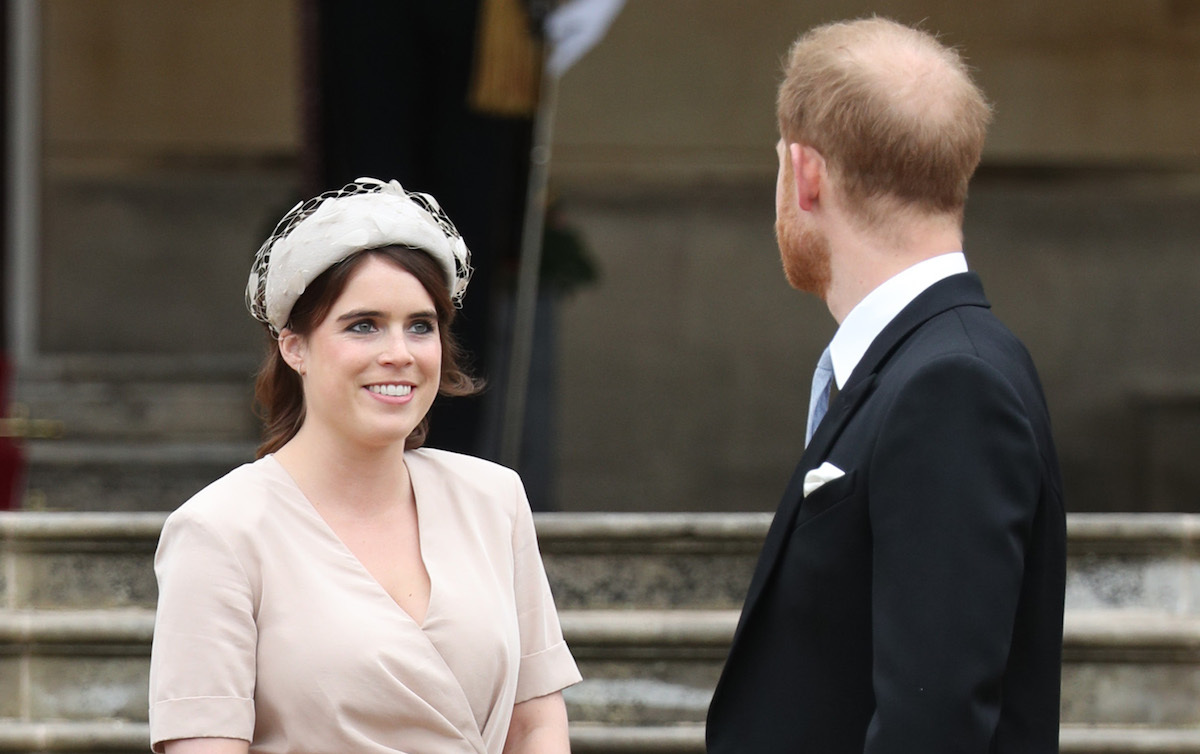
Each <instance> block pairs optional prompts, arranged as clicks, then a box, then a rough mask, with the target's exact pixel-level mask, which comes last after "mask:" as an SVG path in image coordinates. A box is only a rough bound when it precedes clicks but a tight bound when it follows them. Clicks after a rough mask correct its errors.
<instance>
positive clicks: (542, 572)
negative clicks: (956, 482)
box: [513, 481, 582, 704]
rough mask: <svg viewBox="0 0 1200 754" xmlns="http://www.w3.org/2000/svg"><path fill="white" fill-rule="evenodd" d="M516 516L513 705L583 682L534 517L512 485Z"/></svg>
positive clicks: (521, 487) (523, 495)
mask: <svg viewBox="0 0 1200 754" xmlns="http://www.w3.org/2000/svg"><path fill="white" fill-rule="evenodd" d="M517 488H518V495H517V498H518V499H517V511H516V520H515V521H514V527H513V560H514V564H513V565H514V568H513V580H514V585H513V586H514V591H515V594H516V599H517V624H518V628H519V630H520V633H521V665H520V669H519V670H518V674H517V695H516V699H515V702H516V703H518V704H519V703H521V702H524V701H527V700H529V699H535V698H537V697H539V696H545V695H546V694H552V693H554V692H555V691H561V690H562V689H564V688H566V687H567V686H570V685H572V684H575V683H578V682H579V681H580V680H581V679H582V677H581V676H580V674H579V668H578V667H576V665H575V658H573V657H572V656H571V650H570V649H568V647H567V643H566V641H564V640H563V635H562V627H561V626H560V625H559V622H558V612H557V611H556V610H555V609H554V597H553V595H552V594H551V593H550V582H549V581H548V580H547V579H546V569H545V568H544V567H543V565H542V556H541V553H540V552H539V551H538V543H537V533H536V532H535V531H534V527H533V513H532V512H531V511H530V509H529V500H528V499H527V498H526V497H525V489H524V487H523V486H522V485H521V484H520V482H519V481H518V482H517Z"/></svg>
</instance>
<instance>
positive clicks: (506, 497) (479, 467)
mask: <svg viewBox="0 0 1200 754" xmlns="http://www.w3.org/2000/svg"><path fill="white" fill-rule="evenodd" d="M404 456H405V463H406V464H407V465H408V468H409V473H410V474H411V475H412V477H413V485H414V487H417V486H419V487H420V489H421V491H423V492H426V493H435V494H440V495H441V496H443V497H445V498H446V499H447V501H448V502H455V503H457V505H458V506H465V507H468V508H472V509H476V510H478V506H487V507H490V508H494V509H496V510H503V511H505V515H507V516H509V517H511V516H512V515H514V514H515V513H516V511H517V510H518V509H519V507H521V506H524V507H525V508H528V507H529V503H528V501H527V500H526V499H525V487H524V485H522V484H521V477H520V476H518V475H517V472H515V471H513V470H512V469H510V468H508V467H507V466H501V465H500V464H498V463H493V462H492V461H488V460H485V459H483V458H477V457H475V456H469V455H464V454H462V453H452V452H450V451H448V450H437V449H435V448H420V449H417V450H406V451H405V452H404ZM438 490H440V493H436V492H435V491H438Z"/></svg>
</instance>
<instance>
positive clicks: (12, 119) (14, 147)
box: [4, 0, 42, 366]
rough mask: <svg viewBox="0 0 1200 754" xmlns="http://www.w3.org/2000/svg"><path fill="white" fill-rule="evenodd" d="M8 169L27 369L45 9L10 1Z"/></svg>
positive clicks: (17, 322)
mask: <svg viewBox="0 0 1200 754" xmlns="http://www.w3.org/2000/svg"><path fill="white" fill-rule="evenodd" d="M7 12H8V40H7V47H8V61H7V62H8V66H7V67H8V81H7V84H8V86H7V90H8V102H7V105H8V108H7V109H8V143H7V144H6V145H5V148H6V149H7V150H8V171H7V176H6V179H7V185H6V187H5V188H6V194H7V202H6V205H7V206H6V207H5V208H4V211H5V213H6V217H5V230H6V233H5V235H6V237H5V239H4V243H5V245H6V246H7V252H8V253H7V254H5V263H6V265H7V269H6V270H5V272H6V275H5V278H6V281H5V282H6V284H7V290H6V291H4V298H5V306H6V307H7V312H6V314H7V315H8V316H7V320H8V321H7V324H8V333H7V335H8V346H9V358H10V359H11V361H12V363H13V364H16V365H18V366H21V365H28V364H29V363H30V362H31V361H32V360H33V359H34V357H35V356H36V355H37V337H38V326H37V312H38V274H37V261H38V243H39V238H38V235H39V233H38V231H39V223H40V222H41V201H40V199H41V174H40V167H41V135H40V133H39V130H40V125H41V96H40V94H41V92H40V85H41V38H42V29H41V8H40V7H39V5H38V2H37V0H9V2H8V3H7Z"/></svg>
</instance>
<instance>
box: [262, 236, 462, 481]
mask: <svg viewBox="0 0 1200 754" xmlns="http://www.w3.org/2000/svg"><path fill="white" fill-rule="evenodd" d="M370 257H378V258H381V259H384V260H386V261H388V262H391V263H392V264H394V265H396V266H397V267H399V268H400V269H402V270H404V271H405V272H408V273H409V274H411V275H412V276H413V277H415V278H416V279H417V281H418V282H420V283H421V286H422V287H423V288H424V289H425V291H426V292H427V293H428V294H429V297H430V298H431V299H433V308H434V310H435V311H436V312H437V320H438V337H439V339H440V340H441V344H442V370H441V371H442V377H441V382H440V384H439V385H438V394H439V395H451V396H457V395H473V394H474V393H477V392H479V390H480V389H481V388H482V382H481V381H480V380H477V379H475V378H474V377H472V376H471V375H469V374H468V373H467V372H466V370H465V368H464V366H463V363H464V359H465V355H464V354H463V352H462V349H461V348H460V347H459V345H458V343H457V342H456V341H455V340H454V336H453V335H452V334H451V332H450V325H451V323H453V321H454V313H455V309H454V304H453V303H452V302H451V300H450V290H449V288H448V287H447V285H446V273H445V272H444V271H443V270H442V268H441V266H440V265H438V263H437V262H435V261H434V260H433V258H432V257H431V256H429V254H427V253H426V252H424V251H421V250H420V249H412V248H408V247H405V246H383V247H380V248H378V249H366V250H364V251H358V252H355V253H354V254H351V255H350V256H348V257H346V258H345V259H343V260H342V261H340V262H338V263H336V264H334V265H333V266H331V267H330V268H329V269H327V270H325V271H324V272H322V273H321V274H320V275H319V276H317V278H316V279H315V280H313V281H312V283H311V284H309V286H308V288H306V289H305V291H304V293H302V294H301V295H300V298H298V299H296V303H295V305H294V306H293V307H292V311H291V314H290V315H288V323H287V329H289V330H291V331H292V332H294V333H296V334H297V335H300V336H302V337H308V335H310V334H311V333H312V331H313V330H315V329H316V328H317V327H318V326H319V325H320V324H321V323H322V322H323V321H324V320H325V317H327V316H328V315H329V310H330V309H332V308H333V304H334V302H335V301H337V299H338V297H339V296H341V295H342V291H344V290H345V289H346V284H347V282H349V280H350V276H351V275H352V274H353V273H354V271H355V270H356V269H358V267H359V265H361V264H362V263H363V262H364V261H366V260H367V259H368V258H370ZM267 332H268V340H267V355H266V358H265V359H264V361H263V365H262V367H261V368H260V369H259V371H258V376H257V378H256V380H255V383H254V400H255V402H256V404H257V410H258V414H259V417H260V418H261V419H262V420H263V441H262V443H261V444H260V445H259V446H258V457H259V458H262V457H263V456H265V455H267V454H268V453H274V452H275V451H277V450H279V449H280V448H282V447H283V446H284V445H285V444H286V443H287V442H288V441H289V440H291V439H292V438H293V437H295V436H296V433H297V432H298V431H300V426H301V425H302V424H304V414H305V410H304V386H303V384H302V383H301V381H300V375H298V374H296V372H295V371H294V370H293V369H292V368H291V367H290V366H288V364H287V362H286V361H284V360H283V356H282V354H280V353H279V343H278V341H277V340H276V338H275V337H274V336H273V335H271V333H270V330H269V329H268V331H267ZM428 434H429V417H428V416H425V417H422V418H421V422H420V424H418V425H417V427H416V429H414V430H413V431H412V434H410V435H409V436H408V437H407V438H406V439H405V441H404V448H405V450H411V449H413V448H419V447H421V445H422V444H423V443H424V442H425V438H426V436H427V435H428Z"/></svg>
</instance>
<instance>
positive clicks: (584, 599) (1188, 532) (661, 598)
mask: <svg viewBox="0 0 1200 754" xmlns="http://www.w3.org/2000/svg"><path fill="white" fill-rule="evenodd" d="M160 451H161V453H162V455H163V457H170V458H174V459H177V460H178V461H179V462H180V463H186V459H188V458H189V452H188V449H187V448H186V447H180V446H164V447H163V448H161V449H160ZM228 452H229V453H231V454H233V453H248V452H250V451H249V449H248V448H245V447H240V446H230V447H229V449H228ZM130 481H131V483H133V482H135V481H136V480H135V479H131V480H130ZM164 517H165V514H162V513H138V512H127V513H33V512H19V513H10V512H0V562H3V563H5V568H3V569H0V574H3V573H8V574H11V576H10V578H11V580H12V583H9V584H6V583H5V581H4V577H3V575H0V605H7V606H9V607H14V608H39V607H71V608H83V607H89V606H94V607H109V606H112V607H119V606H132V605H144V606H149V605H153V604H154V595H155V593H156V592H155V586H154V574H153V571H152V567H151V557H152V555H153V552H154V547H155V546H156V543H157V540H158V533H159V530H160V529H161V526H162V521H163V518H164ZM535 520H536V523H537V529H538V537H539V542H540V546H541V550H542V553H543V556H544V560H545V563H546V571H547V574H548V576H549V578H550V582H551V585H552V587H553V589H554V594H555V599H556V601H557V603H558V605H559V607H561V608H563V609H572V608H585V607H586V608H600V609H609V608H626V607H637V608H643V609H648V608H663V609H665V608H687V609H736V608H738V607H740V605H741V601H742V598H743V595H744V594H745V591H746V587H747V585H748V584H749V581H750V574H751V573H752V571H753V569H754V563H755V561H756V560H757V558H758V551H759V548H760V547H761V545H762V540H763V538H764V537H765V535H766V530H767V527H768V526H769V524H770V514H766V513H736V514H712V513H695V514H683V513H681V514H670V513H665V514H616V513H614V514H606V513H584V514H579V513H539V514H535ZM1068 532H1069V537H1070V541H1069V547H1068V551H1069V553H1068V564H1067V567H1068V575H1067V607H1068V609H1070V610H1085V611H1091V610H1131V611H1151V612H1164V613H1170V614H1180V615H1200V515H1195V514H1191V515H1188V514H1179V515H1166V514H1076V515H1072V516H1070V517H1069V518H1068ZM108 571H113V573H108Z"/></svg>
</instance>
